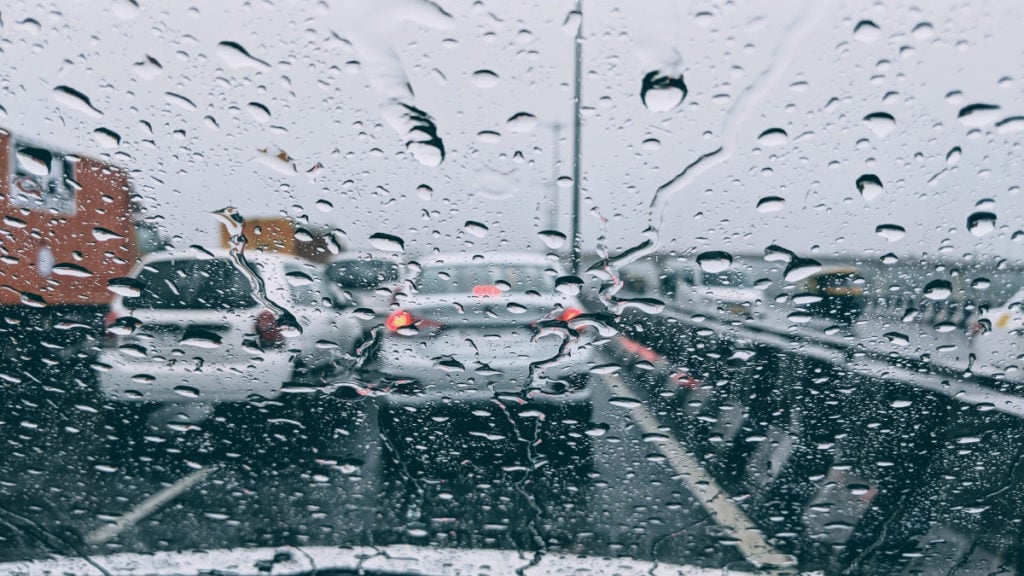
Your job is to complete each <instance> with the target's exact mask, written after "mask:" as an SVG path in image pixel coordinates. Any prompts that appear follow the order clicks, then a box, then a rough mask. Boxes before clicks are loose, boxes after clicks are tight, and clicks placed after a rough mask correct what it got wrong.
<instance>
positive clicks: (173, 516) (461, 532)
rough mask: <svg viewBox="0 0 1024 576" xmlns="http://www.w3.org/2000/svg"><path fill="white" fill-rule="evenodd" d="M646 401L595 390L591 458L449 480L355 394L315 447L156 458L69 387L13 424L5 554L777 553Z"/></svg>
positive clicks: (26, 407)
mask: <svg viewBox="0 0 1024 576" xmlns="http://www.w3.org/2000/svg"><path fill="white" fill-rule="evenodd" d="M632 396H634V395H633V391H632V390H630V389H629V385H628V384H627V383H624V382H623V381H622V379H621V378H620V377H619V376H618V375H615V376H609V377H608V378H604V379H601V380H600V381H599V382H598V384H597V385H596V390H595V398H594V417H593V421H592V423H591V426H590V428H589V431H588V435H589V436H590V439H591V442H592V448H593V465H592V466H591V467H589V469H588V468H582V469H578V468H575V467H573V466H562V467H559V466H542V467H540V468H539V469H536V470H533V471H524V470H518V469H507V470H503V469H501V468H500V467H493V466H492V467H481V468H473V469H467V470H470V471H468V472H467V473H466V474H465V475H457V476H455V477H443V478H440V479H431V478H426V479H417V478H411V477H408V476H405V475H403V473H402V471H401V469H400V467H398V466H393V465H383V464H382V462H381V461H382V455H381V452H382V451H381V442H380V439H379V435H376V434H375V433H373V426H374V418H375V414H374V413H375V411H376V410H375V404H374V402H373V401H371V400H363V401H360V402H357V403H349V404H347V405H346V407H345V410H346V414H345V417H344V418H343V419H342V420H336V421H335V424H337V427H336V430H338V431H340V432H341V433H340V434H335V435H334V436H333V438H332V439H331V440H325V441H324V442H323V444H322V445H321V446H320V447H319V450H317V451H316V453H313V452H310V451H308V450H302V449H300V448H302V447H301V446H300V447H296V446H294V445H293V444H292V443H289V442H280V441H275V442H273V444H272V446H270V447H268V448H267V449H266V450H265V451H263V453H261V454H258V455H257V456H252V455H251V453H252V452H254V451H260V450H261V449H262V448H263V447H261V446H257V445H252V446H236V448H238V450H237V453H236V452H231V451H230V450H229V451H228V453H227V454H226V455H222V456H217V457H206V458H199V457H196V456H195V455H194V454H189V453H188V452H187V451H185V452H182V453H181V454H177V455H174V454H172V455H163V456H161V457H158V458H153V459H152V460H149V461H145V460H139V459H133V458H131V457H129V458H125V454H123V453H116V452H112V451H113V450H121V449H123V446H120V445H119V444H117V443H116V442H114V441H113V440H112V439H111V438H110V437H109V436H108V437H107V440H106V441H105V442H99V441H97V438H98V437H99V436H100V427H101V426H102V418H101V414H100V413H99V412H98V411H97V410H96V408H95V406H94V405H93V403H91V402H89V401H88V399H87V398H85V397H84V396H83V397H82V398H81V399H79V401H77V402H76V401H74V400H72V402H71V405H70V407H68V405H67V402H66V400H67V399H66V398H63V397H61V395H58V394H56V393H54V394H52V395H50V396H44V397H42V398H39V399H38V400H29V399H27V398H22V399H21V402H20V406H19V408H18V410H17V414H16V415H14V416H15V417H14V418H13V419H12V420H17V421H16V422H14V421H9V422H7V424H5V425H6V426H12V425H13V426H12V427H13V428H14V430H15V432H14V433H13V434H8V436H7V437H6V438H5V439H4V441H5V442H6V443H7V444H8V446H9V452H8V456H7V457H6V458H5V459H4V460H3V463H2V471H0V500H2V501H3V502H4V504H3V510H2V512H0V514H2V516H0V520H2V522H0V537H2V538H3V540H4V544H3V545H2V546H0V550H3V551H4V552H0V555H2V556H3V557H4V558H5V559H16V558H24V557H27V556H28V557H38V556H40V555H43V554H45V553H47V552H50V553H54V552H55V553H59V554H64V555H75V554H79V553H86V554H93V555H95V554H108V553H112V552H121V551H138V552H142V551H157V550H167V549H192V548H199V547H202V548H226V547H254V546H282V545H299V546H301V545H339V546H340V545H345V546H355V545H387V544H396V543H410V544H431V545H436V546H455V547H473V548H510V549H525V550H548V551H562V552H573V553H586V554H597V555H608V554H611V555H624V556H631V557H639V558H653V559H658V560H661V561H668V562H673V563H685V564H696V565H702V566H733V567H744V566H747V567H749V566H750V565H749V563H748V562H746V561H745V560H744V556H747V557H750V556H751V555H754V556H755V558H754V559H755V561H761V560H764V559H765V558H769V559H770V558H771V556H770V555H771V554H772V552H773V551H772V549H771V547H770V546H768V545H767V544H766V543H765V542H764V540H763V538H762V537H761V536H760V534H759V532H758V531H757V530H753V529H752V527H751V526H750V524H749V520H747V519H745V516H744V515H743V513H742V512H741V511H739V508H738V507H737V506H735V504H733V503H732V502H731V501H729V500H728V499H727V498H725V497H724V496H723V495H722V494H717V493H713V492H714V491H715V490H716V488H715V487H714V481H713V480H712V479H710V478H709V477H708V476H707V475H706V473H705V472H703V471H702V470H701V469H700V468H699V466H698V465H697V464H696V462H695V461H694V460H693V459H692V457H687V456H686V450H685V448H684V447H683V446H681V445H679V444H678V443H677V442H676V441H675V440H674V439H671V438H669V437H667V436H665V435H664V434H658V433H656V432H657V430H655V428H657V427H659V426H660V425H659V424H658V423H657V422H656V421H655V420H651V418H652V416H651V414H650V413H649V412H646V410H645V409H644V408H643V406H642V405H640V404H638V403H634V402H630V401H628V400H627V398H629V397H632ZM638 410H639V411H638ZM349 418H351V419H352V422H355V423H357V424H355V425H352V426H348V425H347V424H346V423H345V420H347V419H349ZM293 424H294V423H293ZM8 429H10V428H8ZM288 429H290V428H288ZM271 440H273V439H271ZM332 444H333V445H332ZM305 448H308V446H305ZM339 455H341V456H339ZM473 456H474V455H473V454H466V458H467V459H472V458H473ZM709 482H710V485H709ZM709 490H710V491H709ZM702 499H703V501H702ZM721 518H725V519H727V520H728V521H729V522H731V523H732V524H733V525H734V526H725V525H723V524H722V522H720V521H719V520H716V519H721ZM783 559H784V558H783Z"/></svg>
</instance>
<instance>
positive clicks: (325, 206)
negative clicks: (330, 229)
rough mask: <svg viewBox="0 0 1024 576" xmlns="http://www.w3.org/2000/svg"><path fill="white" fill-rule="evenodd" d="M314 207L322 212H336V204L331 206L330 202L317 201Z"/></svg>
mask: <svg viewBox="0 0 1024 576" xmlns="http://www.w3.org/2000/svg"><path fill="white" fill-rule="evenodd" d="M314 206H316V209H317V210H319V211H321V212H330V211H331V210H334V204H331V202H330V201H328V200H317V201H316V204H314Z"/></svg>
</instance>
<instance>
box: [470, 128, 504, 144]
mask: <svg viewBox="0 0 1024 576" xmlns="http://www.w3.org/2000/svg"><path fill="white" fill-rule="evenodd" d="M476 139H477V140H479V141H480V142H483V143H484V144H498V143H500V142H501V134H499V133H497V132H495V131H494V130H481V131H480V132H477V133H476Z"/></svg>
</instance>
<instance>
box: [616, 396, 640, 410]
mask: <svg viewBox="0 0 1024 576" xmlns="http://www.w3.org/2000/svg"><path fill="white" fill-rule="evenodd" d="M608 403H609V404H611V405H612V406H618V407H619V408H636V407H637V406H641V405H642V404H643V403H642V402H640V401H639V400H637V399H636V398H628V397H626V396H612V397H611V398H609V399H608Z"/></svg>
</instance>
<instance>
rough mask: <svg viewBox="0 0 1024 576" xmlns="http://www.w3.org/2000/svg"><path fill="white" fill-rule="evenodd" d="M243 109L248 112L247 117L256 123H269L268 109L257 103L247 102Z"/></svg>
mask: <svg viewBox="0 0 1024 576" xmlns="http://www.w3.org/2000/svg"><path fill="white" fill-rule="evenodd" d="M245 109H246V110H247V111H248V112H249V116H252V119H253V120H255V121H257V122H261V123H263V122H270V109H269V108H267V107H266V106H264V105H263V104H260V103H259V102H249V104H248V105H246V107H245Z"/></svg>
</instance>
